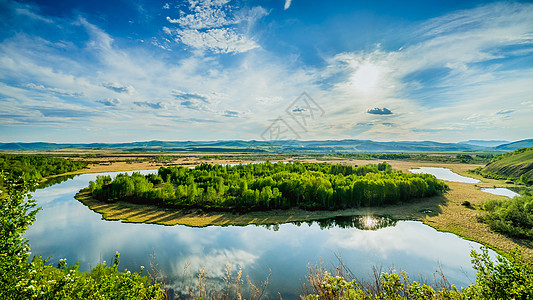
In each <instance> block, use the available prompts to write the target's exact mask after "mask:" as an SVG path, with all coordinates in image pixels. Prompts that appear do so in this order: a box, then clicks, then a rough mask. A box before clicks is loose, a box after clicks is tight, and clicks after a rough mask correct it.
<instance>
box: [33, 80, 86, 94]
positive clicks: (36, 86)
mask: <svg viewBox="0 0 533 300" xmlns="http://www.w3.org/2000/svg"><path fill="white" fill-rule="evenodd" d="M26 86H27V87H29V88H30V89H34V90H39V91H44V92H48V93H53V94H56V95H61V96H68V97H83V96H84V95H85V94H84V93H83V92H71V91H67V90H63V89H58V88H51V87H45V86H44V85H42V84H35V83H28V84H27V85H26Z"/></svg>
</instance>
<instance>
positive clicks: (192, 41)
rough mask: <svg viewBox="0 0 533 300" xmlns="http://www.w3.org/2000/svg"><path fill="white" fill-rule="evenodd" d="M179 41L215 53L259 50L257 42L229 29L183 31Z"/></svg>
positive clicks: (180, 32)
mask: <svg viewBox="0 0 533 300" xmlns="http://www.w3.org/2000/svg"><path fill="white" fill-rule="evenodd" d="M179 40H180V41H181V42H182V43H183V44H185V45H187V46H190V47H193V48H196V49H200V50H210V51H212V52H214V53H242V52H247V51H250V50H252V49H255V48H259V45H258V44H257V43H256V42H254V41H252V40H250V39H248V38H246V37H245V36H244V35H242V34H239V33H236V32H235V31H234V30H231V29H227V28H214V29H209V30H207V31H205V32H201V31H197V30H181V31H179Z"/></svg>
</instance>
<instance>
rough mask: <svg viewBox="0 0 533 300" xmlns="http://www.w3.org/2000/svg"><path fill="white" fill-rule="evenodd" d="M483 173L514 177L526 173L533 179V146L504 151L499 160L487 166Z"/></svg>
mask: <svg viewBox="0 0 533 300" xmlns="http://www.w3.org/2000/svg"><path fill="white" fill-rule="evenodd" d="M481 173H482V174H486V175H497V176H501V177H506V178H512V179H516V178H520V176H522V175H526V177H527V178H528V179H530V180H531V179H533V147H530V148H521V149H517V150H515V151H513V152H509V153H504V154H503V155H501V156H500V157H499V158H498V159H497V160H495V161H493V162H491V163H489V164H488V165H487V166H485V167H484V168H483V169H482V170H481Z"/></svg>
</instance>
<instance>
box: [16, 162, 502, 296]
mask: <svg viewBox="0 0 533 300" xmlns="http://www.w3.org/2000/svg"><path fill="white" fill-rule="evenodd" d="M149 172H154V171H143V172H142V173H149ZM105 174H110V175H112V176H114V175H116V174H117V173H105ZM97 175H101V174H84V175H80V176H77V177H75V178H73V179H69V180H67V181H63V182H60V183H57V184H55V185H51V186H48V187H45V188H44V189H40V190H37V191H35V192H34V193H33V195H34V198H35V199H37V201H38V203H39V205H40V206H41V207H42V208H43V210H42V211H40V212H39V213H38V215H37V221H36V222H35V224H34V225H33V226H32V227H31V228H30V229H29V230H28V231H27V233H26V235H25V236H26V238H28V239H29V241H30V244H31V248H32V253H34V254H41V255H42V256H43V257H49V256H52V259H51V262H52V263H54V264H56V263H57V262H58V261H59V259H62V258H66V259H67V262H68V263H69V264H74V263H75V262H77V261H79V262H80V263H81V267H80V268H81V269H82V270H87V269H88V268H89V267H90V266H95V265H96V264H97V263H98V262H101V261H104V260H107V261H108V262H110V261H111V260H112V258H113V255H114V253H115V251H118V252H120V253H121V256H120V259H121V260H120V261H121V264H120V269H124V268H127V269H129V270H133V271H136V270H139V268H140V266H145V267H146V268H147V269H148V266H149V265H150V260H151V258H150V255H151V254H152V253H155V260H156V263H158V265H159V268H160V269H161V271H162V272H163V273H164V274H165V275H166V276H168V279H167V283H168V284H169V285H170V286H172V287H173V288H174V289H176V290H179V289H180V282H181V278H182V274H183V270H184V268H185V267H186V266H188V270H189V271H190V272H193V273H194V272H197V271H199V270H200V269H201V268H202V267H205V270H206V274H207V276H209V277H210V278H213V279H214V282H219V281H217V280H218V279H219V278H221V277H222V276H223V275H224V271H225V266H226V264H228V263H229V264H231V266H232V270H238V269H242V270H243V274H244V275H248V276H249V277H250V279H251V280H252V281H256V282H259V281H263V280H265V278H266V276H267V275H268V274H269V272H271V274H272V275H271V278H270V285H269V287H268V293H269V295H270V296H271V297H274V298H275V297H276V295H277V292H280V293H281V295H282V296H283V298H284V299H297V298H298V294H299V293H300V291H301V285H302V283H303V282H305V276H306V274H307V271H308V267H309V266H310V265H311V266H313V265H316V264H320V263H321V262H323V263H324V265H325V266H326V267H330V268H333V267H335V266H337V265H338V257H340V258H341V259H342V261H343V263H344V264H345V265H346V266H347V267H348V268H349V269H350V270H351V271H352V272H353V273H354V274H356V275H357V278H358V279H362V280H365V279H366V280H370V277H371V274H372V267H374V266H375V267H377V268H382V270H383V271H390V270H395V271H399V270H405V271H407V272H408V273H409V275H410V278H411V279H413V280H420V279H421V280H424V281H425V280H427V281H428V282H432V280H433V278H434V274H435V271H436V270H438V269H439V268H442V270H443V272H444V274H445V275H446V276H447V278H448V279H449V280H450V282H451V283H452V284H455V285H456V286H459V287H460V286H466V285H468V284H470V283H471V282H473V281H475V270H473V269H472V267H471V264H470V251H471V250H476V251H479V248H480V245H479V244H477V243H474V242H471V241H467V240H464V239H462V238H460V237H458V236H456V235H453V234H450V233H443V232H438V231H436V230H435V229H433V228H431V227H429V226H426V225H424V224H423V223H421V222H414V221H392V220H390V219H386V218H369V217H363V218H359V217H353V218H338V219H330V220H323V221H321V222H309V223H298V224H282V225H273V226H255V225H251V226H242V227H239V226H227V227H220V226H210V227H205V228H192V227H187V226H161V225H153V224H128V223H121V222H118V221H105V220H102V218H101V216H100V215H99V214H97V213H94V212H92V211H91V210H89V209H88V208H87V207H86V206H84V205H83V204H81V203H80V202H78V201H77V200H76V199H74V195H75V194H76V193H77V192H78V191H79V190H80V189H82V188H84V187H86V186H87V185H88V183H89V181H90V180H95V178H96V176H97ZM368 229H370V230H368ZM490 253H491V255H493V256H494V255H495V253H494V252H492V251H491V252H490Z"/></svg>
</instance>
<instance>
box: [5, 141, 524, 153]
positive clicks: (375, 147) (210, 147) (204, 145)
mask: <svg viewBox="0 0 533 300" xmlns="http://www.w3.org/2000/svg"><path fill="white" fill-rule="evenodd" d="M530 141H533V140H530ZM484 142H489V143H490V142H494V143H495V142H496V141H480V142H478V143H477V144H476V143H472V144H471V143H439V142H433V141H422V142H413V141H399V142H376V141H371V140H354V139H346V140H325V141H296V140H294V141H287V140H276V141H240V140H228V141H146V142H131V143H91V144H57V143H44V142H37V143H0V150H59V149H113V150H122V151H189V152H245V153H247V152H279V151H283V152H311V153H312V152H470V151H478V150H483V151H498V150H499V151H504V150H506V149H501V150H500V149H494V148H487V146H485V145H482V144H483V143H484ZM511 144H512V143H511ZM511 144H507V145H511Z"/></svg>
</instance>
